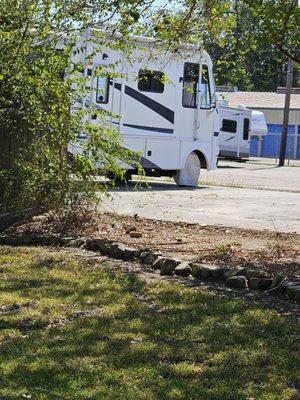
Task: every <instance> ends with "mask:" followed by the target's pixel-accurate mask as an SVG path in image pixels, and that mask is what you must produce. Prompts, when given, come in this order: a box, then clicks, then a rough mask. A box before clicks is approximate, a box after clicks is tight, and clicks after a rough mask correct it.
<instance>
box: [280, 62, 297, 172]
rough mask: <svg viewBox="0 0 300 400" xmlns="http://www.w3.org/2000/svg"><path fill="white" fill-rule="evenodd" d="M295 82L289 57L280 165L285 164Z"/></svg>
mask: <svg viewBox="0 0 300 400" xmlns="http://www.w3.org/2000/svg"><path fill="white" fill-rule="evenodd" d="M292 83H293V60H292V59H291V58H290V57H289V58H288V66H287V74H286V91H285V102H284V113H283V124H282V131H281V143H280V155H279V164H278V167H283V166H284V161H285V152H286V141H287V134H288V127H289V113H290V102H291V92H292Z"/></svg>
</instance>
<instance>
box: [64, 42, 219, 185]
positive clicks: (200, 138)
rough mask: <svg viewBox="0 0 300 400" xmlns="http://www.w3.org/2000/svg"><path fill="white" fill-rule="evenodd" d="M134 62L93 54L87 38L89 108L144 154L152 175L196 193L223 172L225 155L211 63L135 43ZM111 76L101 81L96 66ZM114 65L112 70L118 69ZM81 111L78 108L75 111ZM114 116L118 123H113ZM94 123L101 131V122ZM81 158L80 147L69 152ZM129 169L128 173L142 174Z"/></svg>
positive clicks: (187, 51)
mask: <svg viewBox="0 0 300 400" xmlns="http://www.w3.org/2000/svg"><path fill="white" fill-rule="evenodd" d="M134 40H135V43H136V47H135V49H134V50H133V51H132V53H131V54H130V57H129V59H128V55H125V54H124V52H123V51H122V50H118V49H112V48H111V47H110V46H107V47H106V48H102V49H101V51H100V50H99V51H97V52H96V53H95V54H93V56H92V57H90V56H89V55H90V54H92V53H93V52H94V46H93V40H92V38H91V37H88V38H86V37H82V38H81V42H80V43H79V46H83V47H84V48H85V51H84V52H81V53H79V54H76V55H74V60H73V61H74V62H82V64H83V65H85V70H84V75H85V76H86V77H87V79H88V81H89V85H90V86H91V88H92V89H93V90H91V92H90V95H89V98H87V99H85V101H83V105H82V106H84V104H85V105H86V106H88V107H89V106H90V104H93V105H94V106H95V107H97V108H98V109H101V110H104V112H107V113H108V117H107V123H108V124H109V126H110V128H111V129H117V130H118V131H119V133H120V135H121V140H122V143H123V145H124V147H126V148H128V149H131V150H134V151H138V152H139V153H140V154H141V164H142V166H143V167H144V169H145V172H146V174H147V175H152V176H171V177H173V178H174V179H175V181H176V182H177V184H179V185H185V186H197V185H198V180H199V174H200V170H201V168H206V169H207V170H212V169H215V168H216V162H217V156H218V153H219V143H218V134H219V130H218V117H217V104H216V95H215V86H214V79H213V73H212V62H211V59H210V57H209V55H208V54H207V53H206V52H205V51H203V50H199V49H198V48H196V47H193V46H186V47H185V48H183V49H181V50H180V51H178V52H176V53H171V52H168V51H166V50H162V49H160V50H159V49H158V48H156V45H155V42H154V41H153V40H151V39H146V38H135V39H134ZM99 65H104V66H106V68H107V69H106V71H109V70H110V68H112V72H114V74H112V76H116V74H115V73H118V74H119V77H118V78H113V77H110V76H109V74H108V75H106V76H105V77H103V76H97V74H96V73H95V71H96V68H97V66H99ZM112 65H113V67H111V66H112ZM78 107H80V105H79V104H74V108H73V111H74V112H76V109H77V108H78ZM112 115H114V117H112ZM90 122H91V123H93V124H100V123H101V121H100V120H98V119H97V115H95V116H93V115H91V117H90ZM69 151H70V152H71V153H76V152H78V151H80V143H73V144H70V146H69ZM134 168H135V167H133V166H130V165H128V166H127V169H128V172H129V173H130V174H131V173H135V172H136V171H135V169H134Z"/></svg>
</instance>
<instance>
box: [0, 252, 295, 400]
mask: <svg viewBox="0 0 300 400" xmlns="http://www.w3.org/2000/svg"><path fill="white" fill-rule="evenodd" d="M35 251H38V250H35ZM0 262H1V259H0ZM44 264H45V262H42V261H41V269H39V268H38V267H37V264H36V262H35V261H34V260H32V261H31V262H28V263H27V264H26V265H27V267H24V268H23V269H22V271H23V272H22V273H21V274H18V273H17V271H15V275H17V276H19V278H20V279H22V280H25V281H26V279H28V280H30V275H31V273H32V271H35V272H34V273H35V274H37V275H38V276H39V274H42V275H43V279H41V280H40V282H39V286H38V287H37V286H36V285H35V283H34V285H33V286H31V288H30V289H28V287H30V284H28V285H25V287H26V290H25V292H24V291H23V288H20V287H18V289H17V290H16V292H15V294H16V293H18V296H19V297H23V298H25V299H27V298H28V296H29V297H30V298H32V297H34V298H35V299H36V301H37V303H38V306H37V309H35V313H36V314H38V313H40V314H38V315H35V318H37V319H38V318H44V316H45V315H44V312H45V308H46V307H48V308H50V309H51V308H52V312H50V314H49V312H48V314H49V315H48V314H47V313H46V314H47V318H50V319H51V318H53V316H56V315H57V314H63V313H65V314H68V313H69V312H71V311H72V310H74V309H79V308H80V309H93V308H95V307H98V308H101V309H102V312H101V314H100V315H98V316H94V317H90V318H85V319H84V318H78V319H76V320H74V321H71V322H69V323H68V322H66V323H64V324H61V325H57V326H53V327H51V328H47V329H40V330H39V331H33V332H31V333H29V334H27V335H25V336H24V335H23V334H22V332H21V334H19V333H18V326H19V325H18V324H20V322H22V321H23V320H24V319H26V318H28V313H27V311H26V310H24V311H23V314H22V313H19V314H14V315H13V314H11V315H6V316H5V317H6V318H7V319H10V320H14V319H15V320H14V324H13V326H12V327H11V332H10V335H9V336H8V337H7V338H6V340H5V341H4V342H3V343H2V345H1V356H0V358H1V365H2V366H1V375H0V398H1V399H7V400H13V399H19V398H22V396H23V398H24V396H31V398H32V399H53V400H54V399H68V400H69V399H82V400H83V399H84V400H88V399H91V400H92V399H93V400H96V399H97V400H98V399H109V400H110V399H111V400H113V399H114V400H116V399H117V400H118V399H122V400H135V399H137V400H139V399H145V400H146V399H147V400H152V399H157V400H158V399H182V400H183V399H190V400H192V399H193V400H194V399H199V400H200V399H201V400H206V399H207V400H231V399H232V400H246V399H249V398H254V399H268V400H273V399H274V400H275V399H276V400H277V399H280V400H282V399H290V400H291V399H293V400H296V399H299V396H298V393H299V392H298V389H299V386H297V385H299V381H298V379H299V371H300V361H299V353H298V350H299V348H298V346H299V334H300V331H299V326H297V325H296V324H295V323H293V322H292V321H289V320H288V319H284V318H281V317H278V316H277V315H276V314H275V313H274V312H273V311H271V310H268V309H264V308H262V307H258V306H255V305H251V304H246V303H245V302H243V301H241V300H235V299H230V298H228V297H224V298H221V297H219V296H217V295H214V294H213V293H210V292H208V291H205V290H201V291H195V290H193V289H191V288H187V287H183V286H182V285H180V284H175V283H170V282H160V283H153V284H146V283H145V282H142V281H141V280H140V279H139V278H138V277H136V276H135V275H132V274H126V275H125V274H123V273H117V272H114V271H111V270H109V269H107V268H106V267H104V266H101V265H98V266H87V265H80V264H77V263H76V262H73V261H72V262H70V263H64V264H63V265H61V264H60V262H59V261H58V262H57V265H56V268H52V269H50V268H45V265H44ZM33 265H34V268H33V267H32V266H33ZM7 274H8V275H11V278H12V276H13V268H11V267H9V268H7ZM53 276H54V277H55V278H56V279H58V276H59V277H60V282H52V281H51V279H52V278H53ZM26 277H27V278H26ZM36 278H37V277H36ZM7 280H8V281H9V280H10V278H9V277H8V278H7ZM49 281H51V282H52V283H53V284H54V286H53V287H52V289H51V285H49ZM32 282H34V280H32ZM7 287H9V288H11V287H12V285H10V286H7ZM66 287H68V291H67V293H68V294H67V295H66V294H65V291H64V290H63V288H66ZM70 293H71V294H70ZM3 318H4V317H3V316H1V320H3ZM2 322H3V321H2ZM1 326H2V329H8V326H6V328H3V325H2V324H1ZM25 398H26V397H25ZM27 398H30V397H27Z"/></svg>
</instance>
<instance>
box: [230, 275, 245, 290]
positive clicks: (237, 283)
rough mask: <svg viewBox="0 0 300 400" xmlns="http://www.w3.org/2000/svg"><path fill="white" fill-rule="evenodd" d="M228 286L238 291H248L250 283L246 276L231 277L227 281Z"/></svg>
mask: <svg viewBox="0 0 300 400" xmlns="http://www.w3.org/2000/svg"><path fill="white" fill-rule="evenodd" d="M226 283H227V285H228V286H231V287H234V288H237V289H247V287H248V283H247V279H246V277H245V276H230V277H229V278H228V279H227V281H226Z"/></svg>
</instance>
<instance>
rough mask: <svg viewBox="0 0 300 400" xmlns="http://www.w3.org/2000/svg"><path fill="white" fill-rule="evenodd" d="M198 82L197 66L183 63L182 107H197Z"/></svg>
mask: <svg viewBox="0 0 300 400" xmlns="http://www.w3.org/2000/svg"><path fill="white" fill-rule="evenodd" d="M198 80H199V64H195V63H188V62H187V63H184V67H183V86H182V105H183V107H188V108H196V107H197V84H198Z"/></svg>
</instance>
